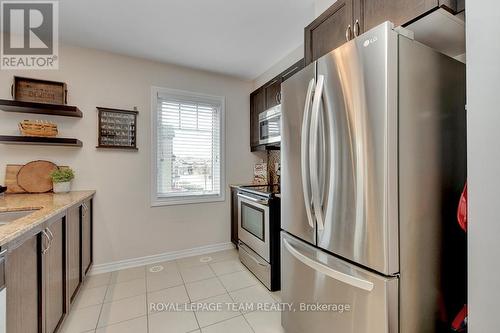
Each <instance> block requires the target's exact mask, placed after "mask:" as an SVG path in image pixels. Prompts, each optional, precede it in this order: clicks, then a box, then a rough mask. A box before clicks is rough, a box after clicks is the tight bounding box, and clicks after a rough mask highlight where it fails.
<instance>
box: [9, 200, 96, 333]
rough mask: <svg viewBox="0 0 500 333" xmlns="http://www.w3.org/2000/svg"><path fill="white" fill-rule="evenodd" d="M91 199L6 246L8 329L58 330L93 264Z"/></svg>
mask: <svg viewBox="0 0 500 333" xmlns="http://www.w3.org/2000/svg"><path fill="white" fill-rule="evenodd" d="M92 222H93V221H92V200H88V201H86V202H85V203H83V204H82V205H77V206H74V207H72V208H70V209H68V211H67V212H66V214H65V215H62V216H58V217H54V218H53V219H52V220H50V221H47V222H46V223H45V224H44V226H43V229H42V230H41V231H35V232H38V234H36V235H34V236H31V237H28V238H25V239H23V240H19V241H18V243H11V244H8V245H7V246H5V247H2V250H4V249H5V248H6V249H7V251H8V252H7V259H6V270H5V279H6V284H7V313H6V315H7V332H8V333H56V332H58V331H60V328H61V325H62V323H63V322H64V318H65V317H66V315H67V314H68V311H69V307H70V302H71V301H72V299H73V298H74V297H75V296H76V294H77V292H78V287H79V285H80V283H81V282H82V281H83V279H84V277H85V276H84V273H85V274H86V273H88V271H89V269H90V267H91V265H92Z"/></svg>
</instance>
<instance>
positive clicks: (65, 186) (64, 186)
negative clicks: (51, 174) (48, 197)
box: [54, 182, 71, 193]
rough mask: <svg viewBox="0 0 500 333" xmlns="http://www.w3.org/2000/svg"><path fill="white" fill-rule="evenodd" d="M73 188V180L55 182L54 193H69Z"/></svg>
mask: <svg viewBox="0 0 500 333" xmlns="http://www.w3.org/2000/svg"><path fill="white" fill-rule="evenodd" d="M70 190H71V182H64V183H54V193H68V192H69V191H70Z"/></svg>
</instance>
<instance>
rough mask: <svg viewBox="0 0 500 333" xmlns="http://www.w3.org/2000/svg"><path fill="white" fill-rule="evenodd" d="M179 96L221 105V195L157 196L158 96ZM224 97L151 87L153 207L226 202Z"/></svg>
mask: <svg viewBox="0 0 500 333" xmlns="http://www.w3.org/2000/svg"><path fill="white" fill-rule="evenodd" d="M162 93H164V94H170V95H178V96H182V97H184V98H188V99H189V98H192V99H193V100H196V99H200V100H207V99H208V100H212V101H216V102H217V103H220V106H221V109H220V112H221V114H220V136H221V137H220V193H219V195H185V196H178V197H177V196H176V197H169V198H159V197H158V196H157V193H158V191H157V189H158V184H157V181H158V179H157V165H158V164H157V156H158V151H157V150H158V147H157V144H158V141H157V137H158V133H157V132H158V126H157V119H158V95H159V94H162ZM225 101H226V99H225V97H224V96H214V95H207V94H201V93H196V92H191V91H185V90H178V89H170V88H162V87H154V86H153V87H151V190H150V192H151V207H159V206H171V205H185V204H201V203H208V202H221V201H225V200H226V159H225V150H226V110H225V109H226V107H225Z"/></svg>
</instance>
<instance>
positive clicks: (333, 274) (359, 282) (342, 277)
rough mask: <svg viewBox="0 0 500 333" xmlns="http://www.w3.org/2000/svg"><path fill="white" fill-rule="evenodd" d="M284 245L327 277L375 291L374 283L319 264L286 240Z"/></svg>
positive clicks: (292, 253)
mask: <svg viewBox="0 0 500 333" xmlns="http://www.w3.org/2000/svg"><path fill="white" fill-rule="evenodd" d="M283 244H284V245H285V248H286V249H287V250H288V252H290V254H291V255H293V256H294V257H295V258H296V259H297V260H299V261H300V262H302V263H303V264H304V265H307V266H309V267H310V268H312V269H314V270H315V271H317V272H320V273H322V274H324V275H326V276H329V277H330V278H332V279H335V280H337V281H340V282H343V283H346V284H348V285H350V286H353V287H356V288H359V289H363V290H365V291H368V292H370V291H372V290H373V283H372V282H370V281H366V280H363V279H360V278H357V277H354V276H352V275H349V274H345V273H341V272H338V271H336V270H334V269H332V268H330V267H328V266H327V265H325V264H323V263H321V262H317V261H316V260H313V259H311V258H309V257H308V256H306V255H304V254H302V253H300V252H299V251H298V250H297V249H295V248H294V247H293V245H291V244H290V243H289V242H288V241H287V240H286V239H283Z"/></svg>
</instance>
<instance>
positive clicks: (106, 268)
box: [89, 242, 235, 275]
mask: <svg viewBox="0 0 500 333" xmlns="http://www.w3.org/2000/svg"><path fill="white" fill-rule="evenodd" d="M234 248H235V246H234V244H233V243H231V242H229V243H221V244H214V245H207V246H201V247H195V248H193V249H187V250H180V251H172V252H166V253H161V254H155V255H152V256H147V257H140V258H132V259H126V260H119V261H114V262H110V263H106V264H99V265H93V266H92V269H91V270H90V273H89V274H90V275H96V274H102V273H108V272H114V271H118V270H121V269H126V268H132V267H139V266H144V265H151V264H156V263H159V262H163V261H169V260H175V259H181V258H187V257H193V256H199V255H202V254H208V253H213V252H217V251H224V250H230V249H234Z"/></svg>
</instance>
